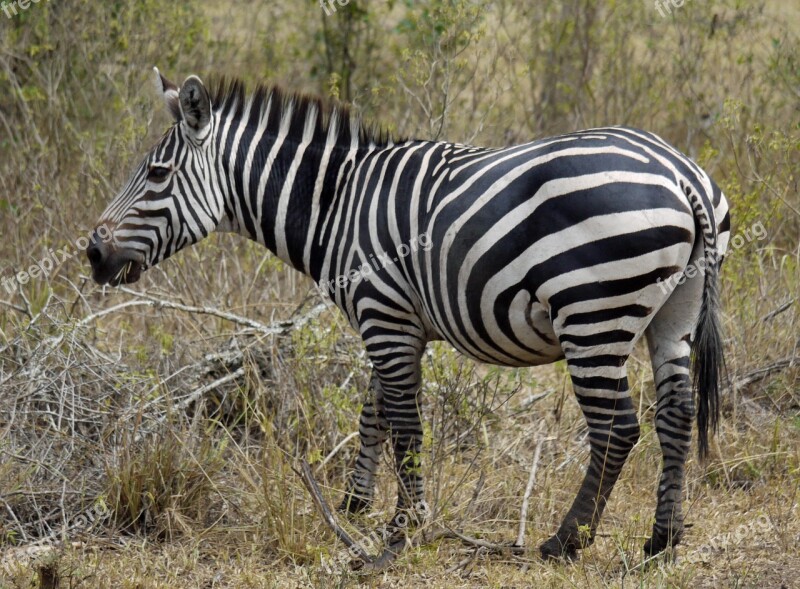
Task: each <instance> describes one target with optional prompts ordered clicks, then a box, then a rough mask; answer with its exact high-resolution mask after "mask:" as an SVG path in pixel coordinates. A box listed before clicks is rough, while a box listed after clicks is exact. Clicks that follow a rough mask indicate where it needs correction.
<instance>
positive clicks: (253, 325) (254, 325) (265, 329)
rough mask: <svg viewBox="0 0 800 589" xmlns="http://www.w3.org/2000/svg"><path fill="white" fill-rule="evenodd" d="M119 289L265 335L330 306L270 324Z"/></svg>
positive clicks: (156, 304) (300, 323) (153, 303)
mask: <svg viewBox="0 0 800 589" xmlns="http://www.w3.org/2000/svg"><path fill="white" fill-rule="evenodd" d="M119 290H121V291H122V292H124V293H127V294H130V295H133V296H135V297H138V298H140V299H144V300H145V301H147V302H148V303H149V306H151V307H156V308H165V309H174V310H176V311H183V312H185V313H196V314H200V315H211V316H213V317H219V318H220V319H225V320H226V321H230V322H232V323H237V324H239V325H244V326H245V327H249V328H250V329H252V330H253V331H257V332H258V333H261V334H263V335H283V334H284V333H286V332H287V331H288V330H289V329H290V328H293V327H301V326H303V325H304V324H305V323H307V322H308V321H310V320H311V319H313V318H315V317H316V316H317V315H319V314H320V313H322V312H323V311H324V310H325V309H327V308H328V307H329V305H328V303H319V304H318V305H316V306H315V307H313V308H312V309H311V310H310V311H309V312H308V313H306V314H305V315H302V316H301V317H298V318H296V319H286V320H285V321H275V322H274V323H271V324H270V325H265V324H263V323H261V322H259V321H255V320H253V319H248V318H247V317H242V316H241V315H236V314H235V313H229V312H228V311H220V310H219V309H215V308H214V307H198V306H195V305H184V304H182V303H175V302H173V301H165V300H162V299H159V298H156V297H154V296H152V295H149V294H146V293H143V292H139V291H136V290H132V289H130V288H126V287H124V286H120V287H119Z"/></svg>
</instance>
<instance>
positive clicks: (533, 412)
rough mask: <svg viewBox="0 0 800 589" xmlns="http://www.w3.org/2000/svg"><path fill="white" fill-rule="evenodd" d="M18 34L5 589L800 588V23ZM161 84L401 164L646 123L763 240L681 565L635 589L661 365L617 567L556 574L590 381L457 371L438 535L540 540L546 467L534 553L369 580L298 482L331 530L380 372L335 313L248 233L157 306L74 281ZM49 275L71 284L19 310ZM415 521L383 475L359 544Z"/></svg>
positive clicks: (696, 473) (152, 286)
mask: <svg viewBox="0 0 800 589" xmlns="http://www.w3.org/2000/svg"><path fill="white" fill-rule="evenodd" d="M23 4H24V3H23ZM4 6H8V5H7V4H6V5H4ZM14 6H15V10H16V11H17V13H18V14H16V15H14V14H13V13H11V12H10V13H9V14H10V16H9V17H8V18H7V17H6V14H5V13H0V214H1V215H2V217H0V231H2V239H0V279H4V280H5V281H4V282H3V287H2V288H1V289H0V310H1V312H2V314H1V315H0V551H2V552H1V553H0V554H1V555H0V587H2V588H4V589H5V588H14V589H22V588H34V587H43V588H49V587H75V588H78V587H80V588H91V587H114V588H116V587H120V588H127V589H133V588H141V589H145V588H148V589H149V588H156V587H158V588H162V587H164V588H166V587H170V588H172V587H176V588H178V587H180V588H183V587H186V588H189V587H191V588H197V587H203V588H212V587H213V588H222V587H237V588H238V587H308V586H313V587H347V586H355V585H357V584H363V585H364V586H369V587H430V588H434V587H484V586H486V587H759V588H760V587H775V588H780V587H800V547H799V545H800V507H798V501H799V500H800V370H798V360H799V359H800V358H798V357H799V356H800V339H798V337H800V301H798V298H800V267H799V264H800V246H798V236H799V235H800V198H799V197H798V178H800V69H799V68H800V55H799V53H798V49H799V48H800V44H799V43H798V35H797V33H798V27H800V6H798V5H797V4H796V3H791V2H783V1H780V0H756V1H754V2H743V1H738V0H719V1H716V2H704V1H701V0H693V1H687V2H685V3H684V4H683V5H682V6H681V7H672V5H670V4H667V3H665V4H663V5H661V8H658V7H657V6H655V5H654V4H653V3H652V2H651V1H650V0H647V1H644V0H642V1H639V0H626V1H625V2H617V1H615V2H605V1H600V0H568V1H565V2H537V3H518V2H514V1H512V0H498V1H496V2H488V1H484V0H471V1H467V0H422V1H420V2H411V1H408V2H399V1H390V2H385V3H384V2H370V3H367V2H362V1H358V2H355V1H354V2H350V3H349V4H347V5H346V6H339V5H337V4H334V7H333V8H335V12H334V11H333V9H329V11H330V12H332V14H330V15H326V14H325V12H324V11H323V10H322V9H321V8H320V6H319V5H318V4H317V3H315V2H310V1H309V2H302V3H297V2H292V3H289V2H277V1H271V2H260V1H257V0H250V1H242V0H236V1H233V2H213V3H201V2H197V1H189V2H180V3H179V2H170V1H168V0H143V1H141V2H134V1H132V0H115V1H114V2H98V1H88V0H87V1H78V0H70V1H67V0H63V1H62V0H51V1H50V2H39V3H36V4H33V3H31V4H30V5H29V6H28V7H27V8H25V9H23V8H22V7H20V6H18V5H14ZM153 65H158V66H159V67H160V68H161V70H162V71H164V72H165V73H167V75H169V76H170V77H173V78H175V79H177V80H180V79H183V77H184V76H186V75H188V74H190V73H198V74H200V75H201V76H203V77H204V78H208V77H210V76H211V75H213V74H215V73H216V74H219V73H225V74H234V75H239V76H241V77H243V78H245V79H246V80H248V81H250V82H251V83H252V82H253V81H255V80H270V81H272V82H276V83H280V84H282V85H285V86H288V87H290V88H292V89H296V90H303V91H307V92H314V93H318V94H323V95H326V96H332V97H336V98H339V99H342V100H347V101H350V102H354V103H355V104H356V105H357V106H358V107H359V108H360V110H361V111H362V112H363V113H364V115H365V117H367V118H369V119H374V120H379V121H382V122H383V123H384V124H386V126H387V127H388V128H389V129H390V130H392V131H393V132H396V133H399V134H401V135H407V136H417V137H429V138H442V139H448V140H452V141H461V142H470V143H476V144H490V145H502V144H508V143H514V142H521V141H526V140H530V139H533V138H538V137H543V136H546V135H548V134H554V133H558V132H566V131H571V130H574V129H577V128H584V127H590V126H596V125H605V124H628V125H635V126H639V127H642V128H646V129H649V130H652V131H655V132H657V133H659V134H661V135H662V136H663V137H665V138H666V139H667V140H668V141H670V142H671V143H673V144H674V145H676V146H677V147H678V148H679V149H681V150H683V151H685V152H686V153H688V154H690V155H691V156H692V157H694V158H696V159H697V161H699V162H700V164H701V165H703V166H704V167H705V168H706V170H708V172H709V173H710V174H711V175H712V176H713V177H714V178H715V179H716V180H717V181H718V182H719V184H720V185H721V186H722V188H723V190H724V191H725V193H726V195H727V197H728V198H729V200H730V202H731V205H732V211H733V235H734V236H740V237H739V238H736V237H734V242H733V245H734V248H733V249H732V250H731V252H730V253H729V256H728V259H727V260H726V263H725V267H724V269H723V270H724V271H723V275H722V289H723V293H724V301H725V304H724V317H723V322H724V327H725V332H726V357H727V364H728V371H729V376H730V379H729V383H728V384H727V386H726V388H725V393H724V401H723V407H722V410H723V420H722V424H721V426H720V430H719V433H718V435H717V436H716V438H715V439H714V441H713V444H712V452H711V458H710V460H709V461H708V462H707V463H706V464H701V463H699V462H698V461H697V459H696V457H695V456H694V454H693V456H692V457H691V458H690V460H689V463H688V467H687V468H688V475H687V480H686V485H685V495H686V504H685V505H686V510H687V523H688V524H690V525H691V527H690V528H689V529H688V530H687V534H686V537H685V540H684V542H683V544H682V545H681V546H680V548H679V550H678V553H677V560H675V561H674V562H667V561H665V560H663V559H662V560H657V561H654V562H651V563H649V566H641V564H642V552H641V547H642V544H643V542H644V540H645V538H646V536H647V535H648V534H649V531H650V528H651V518H652V516H653V512H654V507H655V490H656V485H657V484H658V474H659V466H660V450H659V446H658V440H657V437H656V435H655V432H654V430H653V426H652V420H653V409H654V397H655V395H654V390H653V380H652V373H651V370H650V367H649V362H648V358H647V354H646V350H645V349H644V347H640V348H639V349H637V353H636V354H635V356H634V357H633V358H632V361H631V363H630V365H631V368H630V380H631V384H632V390H633V394H634V396H635V399H636V400H637V402H638V404H639V408H640V418H641V424H642V432H643V435H642V437H641V440H640V441H639V443H638V444H637V446H636V448H635V449H634V451H633V454H632V456H631V458H630V460H629V462H628V464H627V465H626V467H625V469H624V471H623V475H622V478H621V480H620V482H619V483H618V485H617V488H616V489H615V491H614V494H613V496H612V500H611V503H610V505H609V507H608V509H607V511H606V516H605V519H604V520H603V522H602V523H601V526H600V530H599V532H600V536H599V537H598V539H597V541H596V543H595V544H594V546H592V547H591V548H589V549H587V550H585V551H584V552H583V555H582V558H581V560H580V561H579V562H576V563H572V564H556V565H553V564H543V563H541V562H539V561H538V560H537V558H536V557H537V554H538V550H537V546H538V544H539V543H540V542H541V541H543V540H544V539H545V538H547V537H548V536H549V535H550V534H552V533H553V531H554V530H555V529H556V527H557V526H558V523H559V521H560V518H561V517H562V516H563V514H564V513H565V511H566V509H567V508H568V506H569V504H570V502H571V500H572V498H573V495H574V493H575V491H576V490H577V486H578V484H579V482H580V479H581V477H582V470H583V468H584V464H585V462H586V459H587V454H588V452H587V448H586V444H585V437H586V428H585V425H584V422H583V419H582V417H581V416H580V413H579V410H578V408H577V405H576V403H575V401H574V399H573V397H572V392H571V388H570V384H569V382H568V378H567V374H566V371H565V367H564V364H563V363H557V364H555V365H552V366H546V367H541V368H536V369H526V370H505V369H503V370H501V369H496V368H493V367H488V366H476V365H474V364H472V363H470V362H468V361H466V360H463V359H462V358H460V357H459V356H458V355H457V354H455V353H454V352H453V351H452V350H450V349H449V348H448V347H447V346H444V345H432V346H430V348H429V352H428V355H427V356H426V360H425V363H424V371H425V377H426V378H425V389H424V398H425V402H424V406H423V411H424V413H425V415H426V416H427V427H426V454H425V455H424V471H425V474H426V476H427V480H428V501H429V503H430V506H431V509H432V516H431V519H430V522H429V524H428V526H429V527H428V528H426V530H423V532H426V531H430V530H433V529H435V528H439V529H441V528H442V527H446V528H448V529H450V530H454V531H456V532H459V533H461V534H465V535H468V536H471V537H473V538H481V539H483V540H485V541H487V542H490V543H503V542H511V541H513V540H514V539H516V537H517V533H518V526H519V519H520V509H521V505H522V500H523V494H524V491H525V488H526V484H527V482H528V479H529V474H530V470H531V467H532V465H533V464H534V455H535V454H536V448H537V446H538V447H539V448H540V450H541V451H540V456H539V460H538V462H537V463H536V464H537V471H536V473H535V474H536V476H535V480H534V485H533V488H532V492H531V494H530V502H529V503H530V504H529V507H528V512H527V518H526V536H525V545H526V547H527V548H528V550H527V552H526V554H525V555H523V556H514V555H510V554H503V553H500V554H496V553H492V552H491V551H490V550H487V549H486V548H476V547H475V546H468V545H465V544H463V543H462V542H461V541H459V540H456V539H453V538H439V539H438V540H435V541H428V542H421V543H420V545H418V546H415V547H413V548H410V549H409V550H408V551H407V552H406V553H405V554H403V555H402V556H401V557H400V558H399V559H398V561H397V562H396V563H395V565H394V566H393V567H392V568H390V569H389V570H388V571H386V572H383V573H380V574H376V575H369V576H363V575H361V576H360V575H357V574H355V573H353V572H351V571H350V570H349V567H348V566H347V559H346V558H343V555H344V550H343V546H342V544H341V543H339V542H338V541H337V540H336V539H335V538H334V536H333V534H332V532H331V531H330V529H329V528H328V526H327V525H326V524H325V522H324V521H323V520H322V518H321V517H320V515H319V513H318V512H317V511H316V510H315V508H314V505H313V504H312V502H311V499H310V497H309V495H308V493H307V492H306V489H305V488H304V486H303V485H302V483H301V481H300V479H299V477H298V476H297V475H296V474H295V472H294V470H293V467H296V466H297V465H298V463H299V461H300V460H302V459H306V460H308V462H309V463H311V466H312V469H313V471H314V476H315V478H316V480H317V481H318V482H319V484H320V486H321V487H322V489H323V494H324V495H325V497H326V498H327V499H328V501H329V502H331V503H332V504H336V503H337V502H338V500H339V498H340V496H341V492H342V488H343V485H344V480H345V474H346V472H347V468H348V465H349V464H350V463H351V460H352V459H353V457H354V455H355V453H356V451H357V445H356V440H355V439H353V438H352V437H350V438H349V439H348V438H347V436H348V435H349V434H351V433H352V432H354V431H355V429H356V424H357V415H358V410H359V403H360V400H361V399H362V398H363V395H364V394H365V391H366V388H367V374H368V367H367V365H366V360H365V358H364V355H363V353H362V348H361V346H360V343H359V341H358V338H357V337H356V335H355V334H354V332H353V331H352V330H351V329H350V328H349V327H347V326H346V325H345V324H344V322H343V320H342V318H341V317H340V315H339V314H338V312H337V311H336V310H335V309H330V308H326V307H324V306H323V307H320V304H321V299H320V298H319V295H318V294H317V291H316V290H315V289H314V287H313V285H311V283H310V281H308V280H307V279H305V278H304V277H302V276H299V275H297V274H295V273H294V272H293V271H291V270H289V269H287V268H285V267H284V266H283V265H282V263H281V262H280V261H278V260H277V259H276V258H274V257H272V256H271V255H270V254H268V253H266V251H265V250H263V249H261V248H260V247H258V246H256V245H254V244H252V243H249V242H245V241H243V240H241V239H235V238H233V237H230V236H224V235H216V236H212V238H210V239H209V240H207V242H205V243H203V244H202V245H199V246H197V247H195V248H192V249H190V250H188V251H185V252H182V253H181V254H179V255H177V256H176V257H174V258H172V259H170V260H169V261H167V262H165V263H164V264H162V265H161V266H160V267H158V268H156V269H154V270H151V271H150V272H148V273H147V274H146V275H145V276H144V278H143V280H142V281H141V282H140V283H138V284H137V285H135V287H134V288H130V289H101V288H99V287H97V286H95V285H94V284H93V283H92V282H91V280H90V279H89V278H88V273H89V272H88V266H87V263H86V262H85V261H84V259H83V256H82V255H79V254H77V253H75V250H76V249H77V247H78V246H80V245H81V244H80V243H78V244H77V246H76V240H78V238H80V237H81V236H85V235H86V234H87V232H88V230H89V229H90V228H91V227H92V226H93V223H94V221H95V219H96V218H97V217H98V215H99V214H100V212H101V211H102V209H103V208H104V206H105V203H107V202H108V201H109V199H110V198H111V197H112V196H113V195H114V192H115V189H118V188H119V187H120V186H121V185H122V183H123V182H124V180H125V178H126V174H127V173H128V171H129V170H130V169H131V167H132V165H133V163H134V161H135V160H136V159H137V158H138V157H139V156H140V154H141V153H142V152H143V150H144V149H145V148H146V147H147V146H148V145H149V144H151V143H152V141H153V140H154V139H155V138H156V137H157V136H158V135H159V134H160V133H161V132H162V131H163V130H164V128H165V126H166V124H167V121H168V118H167V115H166V114H165V113H164V112H163V111H162V109H161V104H160V103H159V101H158V100H157V98H156V96H155V92H154V91H153V89H152V81H151V72H150V68H152V66H153ZM64 248H66V250H65V251H64V254H62V253H61V250H63V249H64ZM51 249H52V252H51ZM70 254H74V255H70ZM45 256H55V262H53V264H52V266H54V267H53V268H52V269H50V270H48V272H47V273H46V274H45V275H40V276H36V277H32V278H31V279H30V280H28V281H27V282H25V283H24V284H22V283H21V281H14V282H11V279H12V277H14V275H15V273H16V272H19V271H20V270H23V269H27V268H29V267H30V266H31V265H32V264H35V263H39V262H40V261H42V260H43V258H45ZM41 264H42V265H43V266H47V265H48V264H47V263H46V262H41ZM342 441H345V443H344V444H341V442H342ZM393 497H394V480H393V477H392V475H391V471H390V469H389V468H388V465H387V468H384V469H383V473H382V476H381V478H380V480H379V493H378V501H377V505H376V510H375V512H374V513H373V514H371V515H369V516H364V517H362V518H361V519H360V520H357V521H355V522H352V523H343V525H345V526H346V527H347V529H349V530H350V532H351V533H352V534H354V535H356V536H357V537H360V538H361V539H362V541H364V536H363V534H364V533H367V532H369V531H370V530H373V529H375V528H377V527H378V526H379V525H380V524H381V522H384V521H386V520H387V519H388V518H389V517H390V514H391V507H392V499H393ZM373 550H374V547H373Z"/></svg>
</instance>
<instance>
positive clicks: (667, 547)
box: [644, 533, 680, 558]
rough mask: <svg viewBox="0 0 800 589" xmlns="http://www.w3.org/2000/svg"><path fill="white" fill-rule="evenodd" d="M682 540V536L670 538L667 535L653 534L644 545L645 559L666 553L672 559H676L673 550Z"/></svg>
mask: <svg viewBox="0 0 800 589" xmlns="http://www.w3.org/2000/svg"><path fill="white" fill-rule="evenodd" d="M679 540H680V536H679V535H678V536H675V535H673V536H671V537H670V536H669V535H667V534H655V533H654V534H653V535H652V536H651V537H650V539H649V540H647V542H645V543H644V556H645V558H651V557H653V556H656V555H658V554H661V553H664V554H665V555H668V556H670V557H674V554H675V553H674V550H672V549H673V548H674V547H675V545H676V544H678V541H679Z"/></svg>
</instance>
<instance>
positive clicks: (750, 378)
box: [733, 356, 800, 390]
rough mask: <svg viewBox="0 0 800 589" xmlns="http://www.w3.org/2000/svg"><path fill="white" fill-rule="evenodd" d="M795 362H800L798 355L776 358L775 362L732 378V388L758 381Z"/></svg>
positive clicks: (739, 387)
mask: <svg viewBox="0 0 800 589" xmlns="http://www.w3.org/2000/svg"><path fill="white" fill-rule="evenodd" d="M797 362H800V356H792V357H790V358H784V359H782V360H778V361H777V362H773V363H772V364H770V365H768V366H764V367H763V368H757V369H756V370H753V371H751V372H748V373H747V374H745V375H744V376H740V377H739V378H737V379H736V380H734V381H733V388H734V390H735V389H741V388H743V387H746V386H748V385H751V384H753V383H754V382H758V381H759V380H762V379H764V378H766V377H768V376H769V375H770V374H773V373H775V372H780V371H781V370H785V369H786V368H789V367H791V366H793V365H795V364H796V363H797Z"/></svg>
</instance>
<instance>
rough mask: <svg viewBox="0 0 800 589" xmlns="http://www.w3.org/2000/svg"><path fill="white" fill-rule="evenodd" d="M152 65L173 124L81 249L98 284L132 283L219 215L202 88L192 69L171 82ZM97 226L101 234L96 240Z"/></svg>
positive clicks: (209, 115) (211, 226)
mask: <svg viewBox="0 0 800 589" xmlns="http://www.w3.org/2000/svg"><path fill="white" fill-rule="evenodd" d="M154 70H155V73H156V87H157V89H158V91H159V92H160V93H161V94H162V96H163V98H164V101H165V102H166V105H167V108H168V110H169V112H170V114H171V115H172V118H173V120H174V123H173V125H172V126H171V127H170V128H169V130H168V131H167V132H166V133H165V134H164V136H163V137H162V138H161V139H160V140H159V141H158V143H157V144H156V145H155V146H154V147H153V148H152V149H151V150H150V151H149V152H148V154H147V155H146V156H145V157H144V159H143V160H142V162H141V163H140V164H139V165H138V166H137V167H136V169H135V170H134V172H133V174H132V175H131V178H130V180H128V183H127V184H126V186H125V188H123V189H122V191H121V192H120V193H119V194H118V195H117V196H116V198H114V200H113V201H111V204H109V205H108V208H107V209H106V210H105V212H104V213H103V214H102V216H101V217H100V220H99V221H98V224H97V227H96V228H95V231H94V233H95V235H94V236H93V239H92V243H91V244H90V245H89V247H88V248H87V249H86V255H87V257H88V258H89V262H90V263H91V265H92V277H93V278H94V280H95V281H96V282H97V283H98V284H112V285H115V286H116V285H118V284H121V283H131V282H136V281H137V280H138V279H139V277H140V275H141V273H142V271H143V270H146V269H147V268H149V267H150V266H154V265H156V264H158V263H159V262H161V261H162V260H165V259H166V258H168V257H169V256H171V255H172V254H174V253H175V252H177V251H178V250H180V249H182V248H184V247H186V246H188V245H191V244H193V243H196V242H198V241H200V240H201V239H202V238H204V237H205V236H207V235H208V234H209V233H210V232H212V231H214V230H215V229H216V228H217V227H218V226H219V224H220V221H221V220H222V217H223V214H224V213H223V209H224V205H223V198H222V194H221V190H220V189H219V184H218V182H216V177H217V172H216V168H215V154H214V141H213V139H212V138H213V132H214V125H215V123H214V116H213V111H212V105H211V98H210V95H209V92H208V90H207V89H206V87H205V86H204V85H203V83H202V82H201V81H200V78H198V77H197V76H189V77H188V78H187V79H186V81H185V82H184V83H183V85H182V86H181V87H180V88H178V86H176V85H175V84H173V83H172V82H170V81H169V80H167V79H166V78H165V77H164V76H162V75H161V74H160V73H159V71H158V69H157V68H154ZM101 228H102V229H103V232H105V234H106V236H107V237H108V238H107V239H102V240H101V239H98V236H99V235H100V234H101V231H100V229H101Z"/></svg>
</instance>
